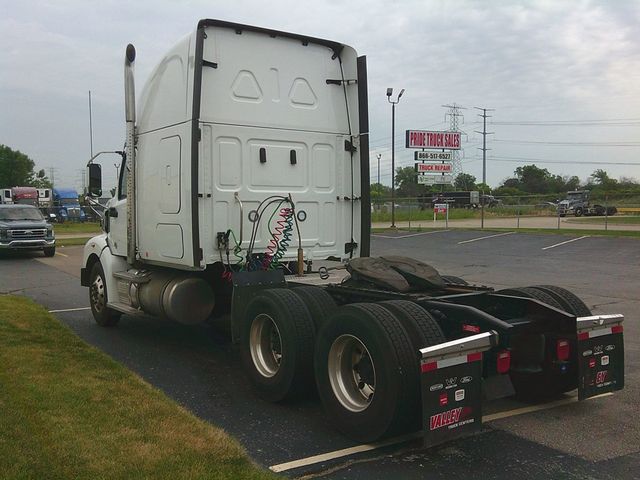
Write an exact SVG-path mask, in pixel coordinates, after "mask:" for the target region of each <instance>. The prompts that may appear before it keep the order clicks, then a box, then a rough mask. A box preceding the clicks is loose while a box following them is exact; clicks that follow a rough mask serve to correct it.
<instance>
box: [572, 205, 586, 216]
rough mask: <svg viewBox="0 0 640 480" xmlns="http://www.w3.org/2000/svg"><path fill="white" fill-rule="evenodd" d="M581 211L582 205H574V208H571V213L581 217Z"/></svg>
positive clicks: (582, 211)
mask: <svg viewBox="0 0 640 480" xmlns="http://www.w3.org/2000/svg"><path fill="white" fill-rule="evenodd" d="M583 213H584V210H583V208H582V207H576V208H574V209H573V214H574V215H575V216H576V217H581V216H582V214H583Z"/></svg>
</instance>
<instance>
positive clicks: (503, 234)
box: [458, 232, 516, 245]
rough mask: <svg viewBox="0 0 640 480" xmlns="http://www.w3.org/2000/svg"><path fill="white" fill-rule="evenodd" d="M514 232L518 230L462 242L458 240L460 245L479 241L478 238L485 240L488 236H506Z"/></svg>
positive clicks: (489, 236) (490, 236)
mask: <svg viewBox="0 0 640 480" xmlns="http://www.w3.org/2000/svg"><path fill="white" fill-rule="evenodd" d="M512 233H516V232H505V233H497V234H495V235H487V236H486V237H478V238H472V239H471V240H464V241H462V242H458V245H462V244H463V243H471V242H477V241H478V240H484V239H486V238H495V237H504V236H505V235H511V234H512Z"/></svg>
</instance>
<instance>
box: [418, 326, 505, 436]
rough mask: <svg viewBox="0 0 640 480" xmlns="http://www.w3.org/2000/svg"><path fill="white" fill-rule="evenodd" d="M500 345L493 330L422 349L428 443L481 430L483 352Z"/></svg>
mask: <svg viewBox="0 0 640 480" xmlns="http://www.w3.org/2000/svg"><path fill="white" fill-rule="evenodd" d="M497 344H498V334H497V333H496V332H495V331H491V332H484V333H480V334H478V335H473V336H471V337H465V338H461V339H458V340H453V341H451V342H446V343H441V344H439V345H434V346H432V347H427V348H423V349H421V350H420V354H421V361H420V370H421V372H422V374H421V375H420V377H421V389H422V426H423V432H424V444H425V446H427V447H430V446H433V445H438V444H440V443H443V442H447V441H449V440H452V439H454V438H457V437H460V436H462V435H468V434H470V433H473V432H476V431H479V430H480V428H481V426H482V352H484V351H486V350H489V349H490V348H491V347H493V346H495V345H497Z"/></svg>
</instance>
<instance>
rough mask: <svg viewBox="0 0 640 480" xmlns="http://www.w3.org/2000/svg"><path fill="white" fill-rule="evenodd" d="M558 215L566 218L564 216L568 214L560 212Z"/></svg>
mask: <svg viewBox="0 0 640 480" xmlns="http://www.w3.org/2000/svg"><path fill="white" fill-rule="evenodd" d="M558 216H559V217H562V218H564V217H566V216H567V214H566V213H560V214H558Z"/></svg>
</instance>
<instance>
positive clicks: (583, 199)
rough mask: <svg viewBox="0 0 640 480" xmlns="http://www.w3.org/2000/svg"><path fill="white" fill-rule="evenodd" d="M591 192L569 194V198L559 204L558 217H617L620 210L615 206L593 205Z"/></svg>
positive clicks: (581, 191) (579, 191)
mask: <svg viewBox="0 0 640 480" xmlns="http://www.w3.org/2000/svg"><path fill="white" fill-rule="evenodd" d="M590 195H591V192H590V191H589V190H573V191H571V192H567V198H565V199H564V200H561V201H560V202H558V215H559V216H561V217H566V216H567V215H571V214H573V215H575V216H576V217H581V216H583V215H584V216H604V215H615V214H616V213H617V212H618V209H617V208H616V207H614V206H610V205H608V206H604V205H599V204H592V203H591V201H590V200H589V197H590Z"/></svg>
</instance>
